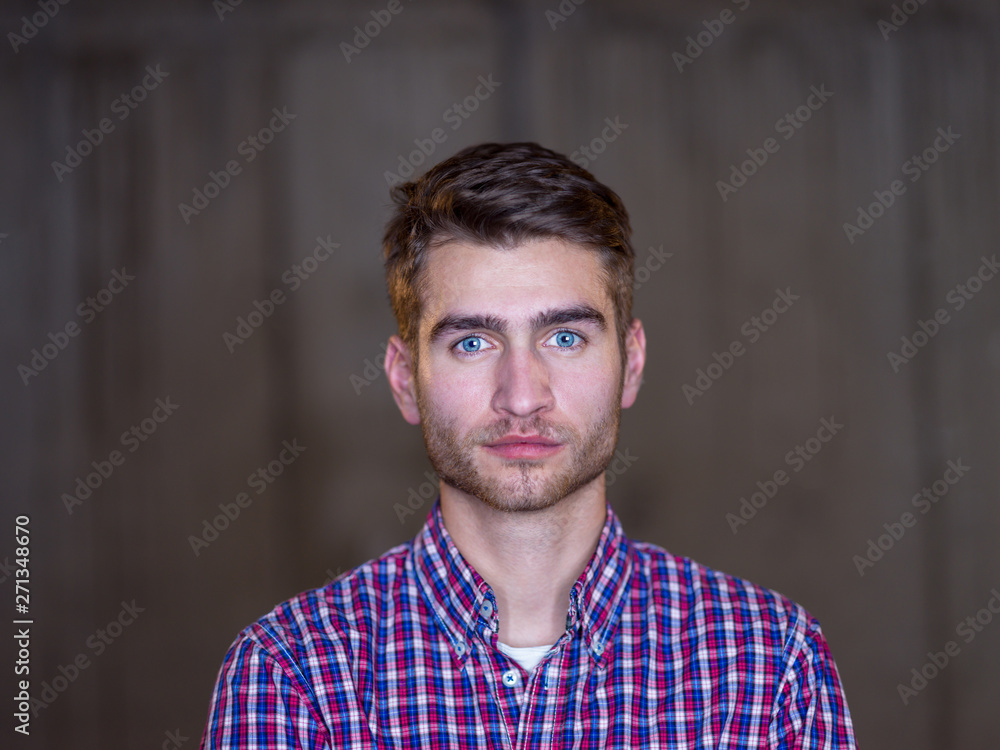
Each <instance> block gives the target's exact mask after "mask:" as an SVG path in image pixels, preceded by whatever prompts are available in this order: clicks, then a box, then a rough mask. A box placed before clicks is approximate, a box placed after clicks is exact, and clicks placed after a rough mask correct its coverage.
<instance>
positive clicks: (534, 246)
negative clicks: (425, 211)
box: [421, 239, 611, 330]
mask: <svg viewBox="0 0 1000 750" xmlns="http://www.w3.org/2000/svg"><path fill="white" fill-rule="evenodd" d="M605 279H606V277H605V273H604V266H603V263H602V261H601V256H600V254H599V253H598V252H597V251H595V250H591V249H589V248H585V247H581V246H579V245H573V244H570V243H567V242H564V241H562V240H558V239H541V240H534V241H531V242H526V243H523V244H520V245H516V246H514V247H512V248H510V249H506V248H505V249H499V248H496V247H492V246H486V245H473V244H467V243H464V242H448V243H446V244H443V245H440V246H439V247H435V248H433V249H431V250H430V251H429V253H428V257H427V259H426V261H425V264H424V269H423V279H422V281H423V285H422V286H423V294H422V315H421V329H422V330H426V329H427V328H429V327H430V326H432V325H433V324H434V321H435V320H437V319H439V318H440V317H442V316H443V315H446V314H451V313H456V312H461V313H489V314H493V315H498V316H501V317H503V318H505V319H507V320H510V321H511V322H512V323H515V324H516V323H518V322H523V321H525V320H528V319H529V318H531V317H532V316H533V315H534V314H536V313H538V312H539V311H541V310H547V309H552V308H553V307H558V306H566V305H573V304H588V305H591V306H592V307H595V308H597V309H599V310H605V311H607V310H610V307H611V299H610V295H609V294H608V290H607V284H606V280H605Z"/></svg>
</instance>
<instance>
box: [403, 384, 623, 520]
mask: <svg viewBox="0 0 1000 750" xmlns="http://www.w3.org/2000/svg"><path fill="white" fill-rule="evenodd" d="M622 375H623V376H624V373H623V374H622ZM623 381H624V377H622V378H620V379H619V385H618V388H617V393H616V395H615V398H614V400H613V401H611V402H610V403H607V404H605V405H604V408H603V409H602V410H601V412H600V414H599V415H598V417H597V419H596V420H594V422H592V423H591V426H590V427H589V429H588V430H587V431H586V433H585V434H581V432H580V431H579V430H577V429H575V428H573V427H570V426H568V425H558V424H555V423H553V422H549V421H547V420H545V419H544V418H543V417H542V416H541V415H540V414H536V415H534V416H532V417H529V418H527V419H518V418H516V417H503V418H501V419H499V420H497V421H496V422H493V423H492V424H490V425H488V426H486V427H482V428H479V429H475V430H473V431H472V432H470V433H469V434H467V435H465V436H464V437H463V436H460V435H459V434H458V430H457V429H456V428H455V424H454V422H455V421H454V420H452V419H446V418H444V417H441V416H440V415H439V414H438V413H437V412H436V411H435V409H434V407H433V406H432V405H431V404H430V403H429V402H428V401H427V400H426V398H425V397H424V394H423V392H422V390H421V389H420V388H419V387H418V388H417V407H418V409H419V410H420V424H421V429H422V430H423V435H424V445H425V446H426V448H427V456H428V457H429V459H430V462H431V466H433V467H434V471H435V472H436V473H437V475H438V477H439V478H440V479H442V480H443V481H444V482H445V483H447V484H449V485H451V486H452V487H455V488H457V489H459V490H461V491H462V492H465V493H467V494H469V495H472V496H473V497H476V498H478V499H480V500H482V501H483V502H484V503H486V505H488V506H489V507H491V508H493V509H494V510H498V511H502V512H505V513H517V512H525V511H539V510H544V509H545V508H549V507H551V506H553V505H555V504H556V503H558V502H559V501H560V500H562V499H563V498H565V497H567V496H569V495H571V494H572V493H574V492H576V491H577V490H578V489H580V488H581V487H583V486H585V485H587V484H589V483H590V482H592V481H593V480H594V479H596V478H597V477H598V476H600V475H601V474H602V473H603V472H604V471H605V469H607V467H608V464H609V463H610V462H611V459H612V458H613V457H614V450H615V446H616V445H617V443H618V428H619V424H620V421H621V394H622V388H623V385H624V382H623ZM511 433H516V434H531V435H536V434H537V435H541V436H542V437H544V438H547V439H549V440H555V441H557V442H559V443H561V444H562V445H563V446H564V448H563V451H569V452H570V461H569V464H568V465H567V466H566V467H565V468H563V469H561V470H560V471H558V472H556V473H555V474H553V475H551V476H548V477H546V474H547V473H548V471H549V469H548V467H549V464H550V463H551V462H552V461H553V460H554V459H555V458H556V457H559V456H561V455H562V452H560V453H559V454H557V456H555V457H552V458H547V459H540V460H534V459H504V458H501V457H490V458H488V459H486V460H489V461H490V462H491V463H496V462H499V464H500V468H499V469H496V470H493V471H492V472H491V473H490V474H486V473H484V472H483V470H482V469H481V468H480V465H479V464H480V462H481V461H482V460H483V459H484V458H485V457H483V456H482V453H483V451H482V448H481V446H483V445H487V444H490V443H493V442H496V441H497V440H499V439H500V438H502V437H504V436H505V435H509V434H511ZM477 454H478V456H477ZM477 457H478V458H479V461H478V462H477Z"/></svg>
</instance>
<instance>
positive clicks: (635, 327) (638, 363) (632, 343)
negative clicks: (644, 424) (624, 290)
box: [622, 318, 646, 409]
mask: <svg viewBox="0 0 1000 750" xmlns="http://www.w3.org/2000/svg"><path fill="white" fill-rule="evenodd" d="M645 366H646V332H645V331H644V330H643V329H642V321H641V320H639V319H638V318H635V319H633V320H632V325H631V326H629V331H628V335H627V336H626V337H625V382H624V384H623V386H622V408H623V409H627V408H629V407H630V406H631V405H632V404H634V403H635V399H636V397H637V396H638V395H639V385H640V384H641V383H642V370H643V368H644V367H645Z"/></svg>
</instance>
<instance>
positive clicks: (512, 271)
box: [414, 240, 641, 511]
mask: <svg viewBox="0 0 1000 750" xmlns="http://www.w3.org/2000/svg"><path fill="white" fill-rule="evenodd" d="M424 274H425V276H424V278H425V281H426V287H425V291H424V299H423V312H422V315H421V321H420V328H419V344H418V346H419V357H418V359H419V366H418V371H417V373H416V378H415V382H414V387H415V391H416V403H417V408H418V410H419V416H420V422H421V424H422V426H423V433H424V442H425V444H426V446H427V452H428V455H429V457H430V461H431V465H432V466H433V467H434V470H435V471H436V472H437V473H438V476H439V477H440V478H441V479H443V480H444V481H445V482H446V483H447V484H449V485H451V486H453V487H455V488H457V489H459V490H461V491H463V492H465V493H468V494H470V495H472V496H474V497H477V498H479V499H480V500H482V501H483V502H485V503H486V504H487V505H489V506H491V507H493V508H495V509H497V510H502V511H525V510H540V509H543V508H547V507H549V506H551V505H554V504H555V503H557V502H559V501H560V500H561V499H563V498H564V497H566V496H567V495H569V494H571V493H573V492H575V491H576V490H578V489H580V488H581V487H584V486H586V485H588V484H590V483H591V482H593V481H595V480H597V481H603V479H602V478H601V475H602V474H603V472H604V469H605V468H606V467H607V465H608V462H609V461H610V460H611V458H612V455H613V452H614V448H615V444H616V442H617V439H618V425H619V417H620V413H621V407H622V405H623V399H622V389H623V372H622V364H621V356H620V354H619V350H618V341H617V335H616V332H615V319H614V308H613V306H612V303H611V299H610V296H609V294H608V291H607V289H606V285H605V282H604V277H603V274H602V265H601V260H600V256H599V255H598V254H597V253H596V252H594V251H592V250H588V249H585V248H580V247H576V246H573V245H568V244H566V243H564V242H562V241H559V240H539V241H534V242H531V243H526V244H524V245H520V246H518V247H516V248H515V249H513V250H497V249H494V248H490V247H484V246H478V245H467V244H463V243H458V242H453V243H448V244H446V245H443V246H441V247H438V248H435V249H433V250H431V251H430V253H429V256H428V258H427V260H426V263H425V267H424ZM636 323H637V322H636ZM633 330H634V328H633ZM639 335H640V337H641V327H640V331H639ZM637 387H638V386H637V385H636V388H637ZM632 400H634V392H632V389H630V394H629V395H628V396H627V403H625V404H624V405H626V406H628V405H630V404H631V402H632Z"/></svg>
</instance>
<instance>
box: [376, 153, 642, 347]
mask: <svg viewBox="0 0 1000 750" xmlns="http://www.w3.org/2000/svg"><path fill="white" fill-rule="evenodd" d="M392 198H393V201H394V202H395V204H396V210H395V212H394V214H393V216H392V217H391V218H390V220H389V222H388V224H387V226H386V230H385V236H384V238H383V243H382V249H383V254H384V258H385V275H386V285H387V287H388V291H389V300H390V302H391V304H392V311H393V314H394V315H395V316H396V322H397V324H398V325H399V334H400V337H401V338H402V339H403V341H405V342H406V344H407V345H408V346H409V347H410V350H411V351H412V352H413V353H414V356H415V355H416V351H417V330H418V327H419V322H420V314H421V303H420V300H421V292H422V291H423V286H422V283H421V282H422V279H421V269H422V268H423V264H424V259H425V258H426V255H427V251H428V250H429V249H430V248H433V247H436V246H438V245H442V244H444V243H446V242H451V241H462V242H469V243H471V244H477V245H488V246H491V247H496V248H498V249H505V248H511V247H515V246H517V245H519V244H522V243H524V242H528V241H530V240H535V239H553V238H556V239H561V240H563V241H565V242H568V243H572V244H574V245H580V246H583V247H587V248H591V249H593V250H595V251H597V252H599V253H600V254H601V259H602V261H603V264H604V271H605V282H606V284H607V288H608V292H609V294H610V296H611V300H612V303H613V305H614V309H615V324H616V327H617V333H618V339H619V348H620V351H621V355H622V361H623V362H624V360H625V338H626V336H627V334H628V329H629V324H630V323H631V321H632V284H633V273H634V271H633V268H634V262H635V251H634V250H633V249H632V243H631V234H632V228H631V226H630V224H629V218H628V212H627V211H626V210H625V205H624V204H623V203H622V201H621V199H620V198H619V197H618V196H617V195H616V194H615V193H614V191H612V190H611V189H610V188H608V187H607V186H606V185H603V184H601V183H600V182H598V181H597V180H595V179H594V176H593V175H592V174H590V172H588V171H587V170H585V169H583V168H582V167H579V166H577V165H576V164H574V163H573V162H572V161H570V160H569V159H567V158H566V157H565V156H563V155H562V154H558V153H556V152H555V151H551V150H550V149H547V148H544V147H542V146H539V145H538V144H537V143H484V144H480V145H478V146H471V147H469V148H466V149H464V150H463V151H459V152H458V153H457V154H455V155H454V156H452V157H451V158H449V159H445V160H444V161H442V162H441V163H440V164H437V165H436V166H434V167H432V168H431V169H430V170H429V171H428V172H427V173H426V174H424V175H423V176H422V177H420V178H419V179H417V180H413V181H411V182H406V183H403V184H401V185H397V186H396V187H395V188H393V190H392Z"/></svg>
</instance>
